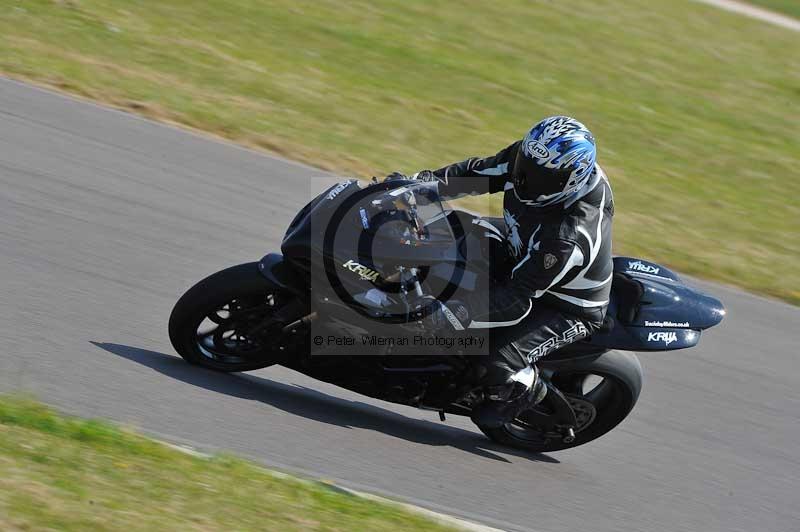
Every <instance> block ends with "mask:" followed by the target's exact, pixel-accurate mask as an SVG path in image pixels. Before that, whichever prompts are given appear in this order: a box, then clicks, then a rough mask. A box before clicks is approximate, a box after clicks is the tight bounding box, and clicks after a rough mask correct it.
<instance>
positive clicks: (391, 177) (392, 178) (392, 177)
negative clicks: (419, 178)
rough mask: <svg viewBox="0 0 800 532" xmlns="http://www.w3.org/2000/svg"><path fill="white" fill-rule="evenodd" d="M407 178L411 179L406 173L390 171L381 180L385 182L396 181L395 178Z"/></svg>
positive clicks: (404, 179)
mask: <svg viewBox="0 0 800 532" xmlns="http://www.w3.org/2000/svg"><path fill="white" fill-rule="evenodd" d="M409 179H412V178H410V177H408V176H407V175H405V174H402V173H400V172H392V173H391V174H389V175H387V176H386V177H385V178H383V182H384V183H385V182H387V181H397V180H403V181H407V180H409Z"/></svg>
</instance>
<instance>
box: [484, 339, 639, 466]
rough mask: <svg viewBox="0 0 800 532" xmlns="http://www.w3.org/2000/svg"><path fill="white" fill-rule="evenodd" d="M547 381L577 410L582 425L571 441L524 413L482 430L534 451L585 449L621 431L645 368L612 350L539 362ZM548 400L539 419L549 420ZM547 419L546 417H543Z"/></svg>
mask: <svg viewBox="0 0 800 532" xmlns="http://www.w3.org/2000/svg"><path fill="white" fill-rule="evenodd" d="M539 367H540V370H541V373H542V378H544V379H547V380H549V381H550V383H551V384H552V385H553V386H555V387H556V388H558V389H559V390H560V391H561V392H562V393H563V394H564V397H565V398H566V399H567V401H568V402H569V404H570V406H571V407H572V410H573V411H574V412H575V418H576V420H577V426H576V427H575V436H574V439H573V440H571V441H565V440H564V439H563V438H561V437H559V436H558V435H556V434H553V432H552V430H548V429H545V428H543V427H542V425H541V424H537V423H534V422H531V421H530V419H531V418H533V417H534V416H528V417H527V419H526V412H522V413H521V414H520V415H519V416H518V417H517V419H515V420H514V421H513V422H511V423H507V424H505V425H504V426H502V427H500V428H497V429H489V428H486V427H479V428H480V429H481V431H483V433H484V434H486V435H487V436H488V437H489V438H491V439H492V440H494V441H496V442H498V443H502V444H504V445H509V446H512V447H517V448H520V449H526V450H530V451H534V452H549V451H559V450H562V449H568V448H570V447H577V446H578V445H583V444H584V443H588V442H590V441H592V440H594V439H597V438H599V437H600V436H602V435H604V434H606V433H607V432H609V431H610V430H611V429H613V428H614V427H616V426H617V425H618V424H619V423H620V422H621V421H622V420H623V419H625V417H626V416H627V415H628V414H629V413H630V412H631V410H633V407H634V405H635V404H636V400H637V399H638V398H639V393H640V392H641V390H642V366H641V364H640V363H639V359H638V358H637V357H636V355H634V354H633V353H628V352H622V351H608V352H606V353H603V354H601V355H599V356H597V357H595V358H591V357H588V358H578V359H572V360H556V361H553V362H550V363H548V362H547V360H543V361H542V362H541V363H540V364H539ZM547 401H548V399H547V398H545V401H543V403H542V404H540V405H537V406H536V407H535V408H536V414H537V415H536V416H535V418H536V419H537V420H540V421H541V420H542V419H546V417H547V415H548V406H547ZM543 416H544V417H543Z"/></svg>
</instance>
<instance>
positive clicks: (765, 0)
mask: <svg viewBox="0 0 800 532" xmlns="http://www.w3.org/2000/svg"><path fill="white" fill-rule="evenodd" d="M749 2H750V3H751V4H755V5H758V6H761V7H766V8H767V9H771V10H773V11H775V12H776V13H783V14H784V15H789V16H791V17H795V18H800V2H798V1H797V0H749Z"/></svg>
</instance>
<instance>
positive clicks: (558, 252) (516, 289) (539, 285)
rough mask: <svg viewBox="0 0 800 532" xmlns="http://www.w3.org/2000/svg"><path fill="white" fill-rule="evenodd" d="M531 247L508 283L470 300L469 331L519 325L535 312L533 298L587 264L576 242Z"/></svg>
mask: <svg viewBox="0 0 800 532" xmlns="http://www.w3.org/2000/svg"><path fill="white" fill-rule="evenodd" d="M531 244H532V245H530V246H529V248H528V250H527V254H526V255H525V256H523V257H522V259H521V260H520V261H519V262H518V263H517V265H516V266H514V270H513V273H512V275H511V277H510V278H509V279H508V280H507V281H505V282H503V283H497V284H493V285H492V287H491V289H490V290H489V292H488V293H478V294H474V295H473V296H472V297H470V298H468V300H467V301H466V306H467V310H468V312H469V315H470V323H469V324H468V325H467V326H466V327H467V328H488V327H493V328H494V327H510V326H512V325H516V324H517V323H519V322H521V321H522V320H523V319H524V318H525V317H527V316H528V314H529V313H530V312H531V309H532V307H533V302H532V300H533V299H536V298H538V297H541V296H542V295H544V294H545V293H546V292H547V290H548V289H549V288H551V287H553V286H555V285H558V284H559V283H563V282H564V281H565V280H567V279H569V278H570V277H571V276H573V275H574V274H572V273H571V272H572V271H573V269H574V268H575V267H576V266H581V265H582V264H583V262H584V259H583V253H582V252H581V250H580V247H579V246H577V245H575V244H574V243H573V242H569V241H566V240H560V239H553V240H543V241H539V242H536V243H533V242H532V243H531Z"/></svg>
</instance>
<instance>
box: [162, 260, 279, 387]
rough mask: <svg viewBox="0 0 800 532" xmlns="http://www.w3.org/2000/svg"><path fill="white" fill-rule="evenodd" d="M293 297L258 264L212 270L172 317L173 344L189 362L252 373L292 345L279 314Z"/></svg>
mask: <svg viewBox="0 0 800 532" xmlns="http://www.w3.org/2000/svg"><path fill="white" fill-rule="evenodd" d="M293 301H294V296H293V295H292V294H287V293H285V292H284V291H282V290H280V289H279V288H278V287H276V286H274V285H273V284H272V283H270V282H269V281H268V280H267V279H266V278H265V277H264V276H263V275H261V274H260V273H259V271H258V263H257V262H251V263H248V264H240V265H239V266H233V267H232V268H228V269H225V270H222V271H220V272H217V273H215V274H212V275H210V276H208V277H206V278H205V279H203V280H202V281H200V282H199V283H197V284H196V285H194V286H193V287H192V288H190V289H189V290H188V291H187V292H186V293H185V294H184V295H183V296H182V297H181V298H180V299H179V300H178V302H177V303H176V304H175V308H173V309H172V314H171V315H170V318H169V338H170V341H171V342H172V346H173V347H174V348H175V350H176V351H177V352H178V354H179V355H181V356H182V357H183V358H184V359H185V360H186V361H187V362H190V363H192V364H198V365H200V366H204V367H206V368H209V369H213V370H216V371H226V372H229V371H250V370H254V369H259V368H263V367H267V366H271V365H272V364H275V363H276V362H278V361H279V360H280V359H281V357H283V356H285V355H286V351H287V349H288V348H289V344H288V340H289V339H288V338H286V335H285V334H283V333H282V332H281V328H282V327H283V326H284V325H285V323H283V322H281V321H279V320H275V319H274V316H275V314H276V312H277V311H278V310H279V309H281V308H283V307H284V306H285V305H287V304H289V303H292V302H293Z"/></svg>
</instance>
